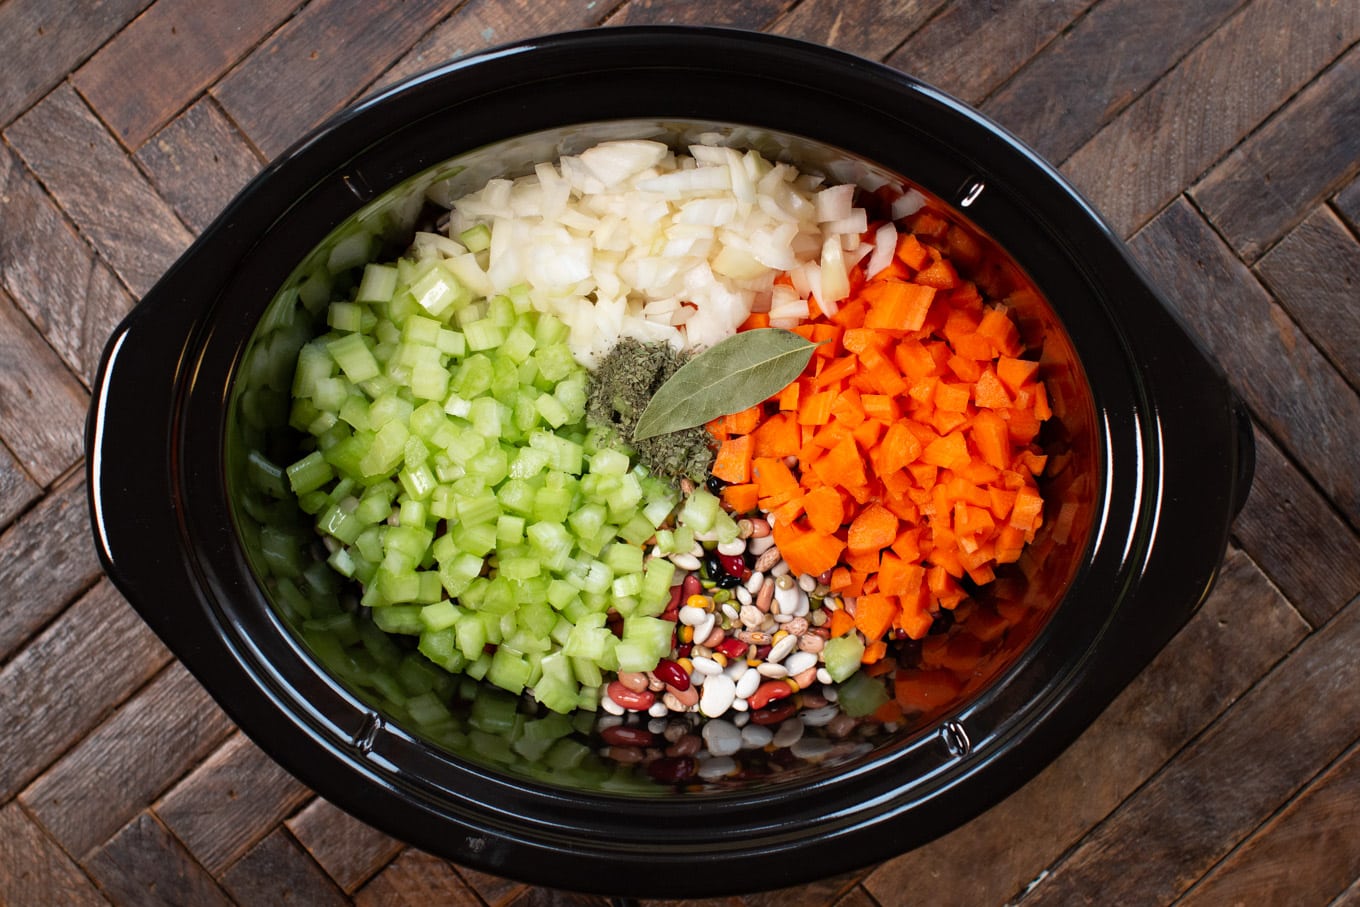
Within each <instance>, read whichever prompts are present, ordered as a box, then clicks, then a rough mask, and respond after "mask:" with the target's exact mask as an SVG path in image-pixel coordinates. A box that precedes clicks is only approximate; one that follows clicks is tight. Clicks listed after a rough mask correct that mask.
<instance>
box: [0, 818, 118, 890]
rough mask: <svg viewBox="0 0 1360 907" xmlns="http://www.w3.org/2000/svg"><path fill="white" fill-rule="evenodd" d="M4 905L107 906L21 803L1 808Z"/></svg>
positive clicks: (0, 878)
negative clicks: (21, 807) (27, 813)
mask: <svg viewBox="0 0 1360 907" xmlns="http://www.w3.org/2000/svg"><path fill="white" fill-rule="evenodd" d="M0 904H6V905H10V904H12V905H14V907H26V905H29V904H34V905H37V904H60V905H62V907H107V905H108V901H106V900H105V899H104V898H103V897H102V896H101V895H100V894H99V891H98V889H96V888H95V886H94V883H93V882H91V881H90V880H89V878H88V877H87V876H86V875H85V873H83V872H81V870H80V867H79V866H77V865H76V864H75V863H73V862H72V861H71V858H70V857H68V856H67V855H66V854H65V853H63V852H62V850H61V848H60V847H59V846H57V843H56V842H55V841H53V840H52V839H51V838H49V837H48V836H47V835H45V834H44V833H43V831H42V829H41V828H39V827H38V826H37V825H35V824H34V823H33V821H32V820H31V819H29V817H28V816H27V815H25V814H24V811H23V810H22V809H20V808H19V804H17V803H11V804H10V805H8V806H6V807H5V808H3V809H0Z"/></svg>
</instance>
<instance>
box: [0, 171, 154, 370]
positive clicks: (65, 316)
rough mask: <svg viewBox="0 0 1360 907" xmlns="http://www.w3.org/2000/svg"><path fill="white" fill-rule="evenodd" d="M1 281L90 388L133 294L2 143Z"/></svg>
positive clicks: (0, 191)
mask: <svg viewBox="0 0 1360 907" xmlns="http://www.w3.org/2000/svg"><path fill="white" fill-rule="evenodd" d="M0 198H4V199H5V219H4V224H5V227H4V229H3V230H0V285H3V286H4V289H5V290H6V291H8V292H9V294H10V295H11V296H12V297H13V298H14V301H15V303H17V304H18V306H19V308H21V309H23V311H24V314H25V315H27V316H28V319H29V320H30V321H32V322H33V325H34V327H36V328H37V329H38V330H39V331H41V332H42V334H43V337H44V338H45V339H46V340H47V342H48V343H49V344H50V345H51V346H52V348H53V349H54V350H56V351H57V355H59V356H61V358H62V361H63V362H65V363H66V365H67V366H68V367H70V368H71V370H72V371H74V372H75V373H76V376H77V377H79V378H80V379H81V380H82V381H83V382H84V383H85V384H86V385H87V386H88V385H89V384H90V382H91V380H92V378H93V375H94V370H95V368H96V367H97V366H98V364H99V354H100V353H101V352H102V351H103V349H104V343H105V341H106V340H107V339H108V337H109V335H110V334H112V333H113V329H114V327H115V326H116V325H117V324H118V322H119V320H120V319H122V317H123V316H124V315H126V314H127V312H128V310H129V309H131V308H132V297H131V296H130V295H129V294H128V292H127V290H126V289H125V288H124V287H123V285H122V284H121V283H120V282H119V281H118V278H117V277H115V276H114V274H113V272H112V271H111V270H109V268H108V266H107V265H106V264H104V262H102V261H100V260H99V257H98V256H97V255H95V253H94V250H93V249H91V248H90V246H89V244H88V243H86V242H85V240H84V239H82V238H81V237H80V236H78V235H77V234H76V230H75V227H74V226H72V225H71V223H70V222H69V221H68V220H67V219H66V217H65V216H64V215H63V214H62V212H61V211H60V209H59V208H58V207H57V205H56V203H55V202H54V201H53V200H52V197H51V196H49V195H48V194H47V193H46V192H44V191H43V189H42V187H41V186H39V185H38V182H37V180H36V179H35V178H34V177H33V174H31V173H30V172H28V170H27V169H25V167H24V166H23V164H22V163H21V162H20V161H19V160H18V158H16V157H15V156H14V154H13V153H12V152H11V151H10V150H9V149H8V148H4V147H0Z"/></svg>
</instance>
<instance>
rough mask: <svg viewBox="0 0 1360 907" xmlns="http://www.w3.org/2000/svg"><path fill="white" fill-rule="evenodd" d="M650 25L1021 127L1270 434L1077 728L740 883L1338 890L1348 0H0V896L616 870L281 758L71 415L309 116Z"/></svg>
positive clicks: (77, 416) (1351, 265) (1352, 398)
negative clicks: (1178, 607) (1050, 752)
mask: <svg viewBox="0 0 1360 907" xmlns="http://www.w3.org/2000/svg"><path fill="white" fill-rule="evenodd" d="M660 22H685V23H709V24H727V25H737V26H743V27H748V28H755V29H766V30H769V31H774V32H779V33H782V34H788V35H794V36H799V37H802V38H807V39H810V40H814V41H819V42H824V43H828V44H832V45H835V46H837V47H841V48H844V49H847V50H850V51H853V52H855V53H858V54H861V55H864V56H867V57H872V58H875V59H880V60H886V61H887V62H888V63H889V64H890V65H892V66H895V67H899V68H901V69H903V70H906V71H909V72H912V73H915V74H916V75H918V76H920V77H922V78H924V79H925V80H927V81H929V82H932V83H934V84H936V85H938V86H939V87H941V88H943V89H945V90H947V91H949V92H952V93H954V94H955V95H957V96H959V97H961V98H963V99H965V100H967V101H969V102H970V103H973V104H975V105H977V106H978V107H980V108H981V109H982V110H983V111H985V112H986V113H988V114H990V115H992V116H993V117H995V118H996V119H998V120H999V121H1001V122H1002V123H1004V124H1005V125H1006V126H1008V127H1009V128H1010V129H1012V130H1014V131H1015V132H1016V133H1018V134H1019V135H1020V136H1022V137H1023V138H1024V139H1026V140H1027V141H1029V142H1030V143H1032V144H1033V145H1034V146H1035V147H1036V148H1038V149H1039V150H1040V151H1041V152H1042V153H1044V154H1045V155H1047V156H1048V157H1049V158H1050V159H1052V160H1053V161H1055V162H1059V163H1060V164H1061V166H1062V169H1063V171H1064V172H1065V173H1066V174H1067V175H1068V176H1069V177H1070V178H1071V179H1072V180H1073V181H1074V182H1075V183H1076V184H1077V186H1079V187H1080V188H1081V189H1082V190H1083V191H1084V192H1086V193H1087V194H1088V196H1089V197H1090V198H1091V199H1092V200H1093V201H1094V202H1095V204H1096V205H1097V206H1098V207H1099V208H1100V209H1101V210H1102V211H1104V213H1105V214H1106V215H1107V217H1108V218H1109V220H1110V221H1111V222H1112V223H1113V224H1114V226H1115V227H1116V228H1117V230H1118V231H1119V232H1120V233H1122V234H1123V235H1124V236H1126V237H1128V238H1129V240H1130V242H1131V245H1132V248H1133V250H1134V253H1135V254H1136V256H1137V257H1138V258H1139V259H1141V261H1142V263H1143V264H1144V265H1145V267H1146V268H1147V270H1148V271H1149V272H1150V274H1151V275H1152V276H1153V278H1154V279H1155V280H1156V281H1158V282H1159V283H1160V284H1161V285H1162V286H1163V287H1164V288H1165V290H1166V291H1167V292H1168V294H1169V296H1170V297H1171V299H1172V300H1173V301H1174V303H1175V305H1176V307H1177V308H1178V309H1179V311H1180V314H1181V315H1182V317H1183V318H1184V319H1185V321H1186V322H1187V323H1188V324H1189V326H1190V327H1191V329H1192V330H1193V331H1194V332H1195V333H1197V334H1198V335H1199V337H1200V338H1201V339H1202V340H1203V342H1204V344H1205V345H1206V346H1207V347H1208V348H1209V349H1210V350H1211V351H1212V352H1213V353H1214V354H1215V355H1216V356H1217V357H1218V358H1219V360H1220V361H1221V362H1222V364H1223V366H1224V368H1225V369H1226V370H1227V372H1228V374H1229V375H1230V376H1231V378H1232V381H1233V384H1234V385H1235V386H1236V388H1237V389H1238V391H1239V392H1240V394H1241V395H1242V397H1243V398H1244V399H1245V400H1246V401H1247V402H1248V404H1249V405H1250V408H1251V411H1252V413H1253V415H1254V416H1255V419H1256V428H1257V433H1256V438H1257V445H1258V454H1257V456H1258V461H1257V473H1256V480H1255V484H1254V486H1253V489H1252V493H1251V498H1250V500H1249V501H1248V503H1247V505H1246V508H1245V510H1244V511H1243V512H1242V514H1241V516H1240V517H1239V519H1238V520H1237V522H1236V524H1235V527H1234V532H1233V542H1232V547H1231V548H1230V550H1229V552H1228V555H1227V562H1226V564H1225V566H1224V570H1223V575H1222V579H1221V581H1220V582H1219V585H1218V587H1217V589H1216V591H1215V592H1214V593H1213V595H1212V597H1211V598H1210V600H1209V601H1208V603H1207V604H1206V605H1205V607H1204V608H1203V609H1202V611H1201V612H1200V613H1199V615H1198V616H1197V617H1196V618H1195V619H1194V620H1193V621H1192V622H1191V623H1190V625H1189V626H1188V627H1186V628H1185V630H1184V631H1183V632H1182V633H1181V634H1180V635H1179V636H1178V637H1177V638H1176V639H1175V640H1173V641H1172V643H1171V644H1170V645H1169V646H1168V647H1167V648H1166V649H1165V651H1164V652H1163V653H1162V655H1161V656H1160V657H1159V658H1158V659H1157V660H1156V661H1155V662H1154V663H1153V665H1152V666H1151V667H1150V668H1148V669H1147V671H1146V672H1145V673H1143V674H1142V675H1141V676H1140V677H1139V678H1138V679H1137V680H1136V681H1135V682H1134V683H1133V684H1132V685H1131V686H1130V687H1129V688H1128V689H1127V690H1126V691H1125V692H1124V694H1123V695H1122V696H1120V697H1119V699H1118V700H1116V701H1115V703H1114V704H1113V705H1112V706H1111V707H1110V708H1109V710H1108V711H1107V712H1106V713H1105V714H1104V715H1103V716H1102V717H1101V718H1100V719H1099V720H1098V721H1097V722H1096V724H1095V725H1094V726H1093V727H1092V728H1091V729H1090V730H1089V732H1088V733H1086V734H1085V735H1084V736H1083V737H1082V738H1081V739H1080V740H1079V741H1078V742H1077V743H1076V744H1075V745H1074V746H1073V747H1072V748H1071V749H1070V750H1069V751H1068V752H1067V753H1066V754H1065V755H1063V756H1062V757H1061V758H1060V759H1058V760H1057V762H1055V763H1054V764H1053V765H1052V766H1051V767H1049V768H1048V769H1047V770H1046V771H1044V772H1043V773H1042V774H1041V775H1040V776H1039V777H1038V778H1037V779H1035V780H1034V781H1033V782H1032V783H1030V784H1029V785H1028V786H1027V787H1025V788H1024V789H1022V790H1021V791H1020V792H1019V793H1017V794H1016V795H1014V796H1013V797H1011V798H1010V799H1009V800H1007V801H1005V802H1004V803H1002V804H1001V805H999V806H997V807H996V808H995V809H993V810H992V811H991V812H989V813H987V814H985V815H984V816H982V817H981V818H979V819H977V820H975V821H973V822H971V823H970V824H968V825H967V826H965V827H963V828H962V829H960V830H958V831H957V832H955V833H953V834H951V835H949V836H948V837H946V838H944V839H942V840H940V841H937V842H936V843H934V844H932V845H930V846H927V847H925V848H922V849H920V850H918V851H915V852H912V853H908V854H905V855H903V856H901V857H900V858H898V859H895V860H892V861H889V862H887V863H885V864H883V865H880V866H876V867H871V868H869V869H866V870H865V871H864V872H861V873H858V874H855V875H852V876H847V877H842V878H837V879H833V880H830V881H827V882H825V883H823V884H817V885H811V886H807V887H801V888H798V889H796V890H786V891H780V892H777V893H774V894H770V895H768V896H762V897H757V898H750V899H748V900H749V902H750V903H769V904H779V905H781V907H801V905H809V907H810V905H822V904H832V903H836V904H841V905H846V907H859V905H871V904H874V903H877V904H881V905H885V907H887V905H899V904H929V905H934V907H938V905H947V904H961V905H979V904H1001V903H1004V902H1006V901H1008V900H1014V899H1017V898H1021V897H1022V893H1023V902H1024V904H1025V905H1027V907H1028V905H1038V904H1045V905H1046V904H1073V903H1097V904H1137V903H1168V902H1172V901H1177V902H1179V903H1190V904H1196V905H1198V904H1226V903H1245V904H1290V905H1323V904H1333V905H1339V904H1351V905H1353V904H1360V881H1358V880H1357V879H1358V877H1360V750H1358V749H1357V739H1360V655H1357V653H1360V603H1357V601H1356V600H1355V597H1356V595H1357V593H1358V592H1360V537H1357V532H1356V530H1357V527H1360V395H1357V391H1356V388H1357V387H1360V352H1357V351H1360V289H1357V287H1360V242H1357V233H1358V232H1360V179H1357V172H1360V47H1357V46H1356V42H1357V39H1360V3H1357V2H1355V0H1194V2H1189V3H1186V2H1181V0H1098V2H1092V0H1042V2H1041V0H1012V2H997V0H957V2H943V0H884V2H877V3H873V2H853V0H851V2H838V0H802V2H798V0H744V2H735V0H726V2H717V0H689V2H685V0H622V2H617V0H603V2H593V0H592V2H579V0H578V2H562V0H532V2H531V0H466V2H463V3H461V4H458V3H453V2H436V0H405V2H399V0H365V2H360V0H309V2H305V3H303V2H299V0H253V2H250V3H238V2H235V0H154V2H148V0H104V2H102V3H99V4H95V3H92V2H88V0H7V2H3V3H0V72H2V73H3V75H0V136H3V147H0V441H3V445H0V530H2V533H0V733H3V754H4V757H3V759H0V903H3V904H5V905H15V907H28V905H46V904H81V905H83V904H94V903H104V902H105V901H109V902H112V903H115V904H127V905H139V907H140V905H148V904H175V905H213V904H226V903H239V904H261V905H273V904H283V903H290V904H308V905H310V904H321V905H327V904H343V903H347V902H350V901H351V900H352V901H353V902H355V903H358V904H375V905H376V904H408V903H409V904H419V905H430V904H444V903H448V904H457V905H474V904H482V903H486V904H515V905H529V904H577V903H580V904H598V903H601V899H598V898H592V897H584V896H577V895H568V894H563V893H561V892H553V891H550V890H546V889H536V888H529V887H526V886H523V885H520V884H518V883H515V882H510V881H506V880H503V879H499V878H492V877H489V876H487V875H484V874H480V873H477V872H473V871H470V870H467V869H465V868H463V867H459V866H454V865H451V864H449V863H447V862H444V861H442V860H439V859H435V858H433V857H430V856H428V855H425V854H422V853H420V852H418V851H415V850H412V849H408V848H403V846H402V845H401V844H399V843H398V842H396V841H393V840H391V839H390V838H388V837H386V836H385V835H383V834H380V833H378V832H376V831H374V830H371V829H369V828H367V827H365V826H363V825H361V824H360V823H358V822H357V821H355V820H353V819H350V818H349V817H347V816H346V815H345V814H343V813H341V812H340V811H339V810H337V809H336V808H334V807H333V806H331V805H330V804H328V803H326V802H324V801H322V800H320V799H318V798H316V797H315V796H313V795H312V794H311V793H310V792H309V791H308V790H306V789H305V788H304V787H303V786H302V785H301V784H299V783H298V782H296V781H295V780H293V779H292V778H291V777H289V776H287V775H286V774H284V773H283V772H282V771H281V770H279V769H278V768H276V767H275V766H274V765H273V764H272V763H271V762H270V760H269V759H268V758H266V757H265V756H264V755H263V754H262V753H261V752H260V751H259V750H258V749H257V748H256V747H255V746H254V745H253V744H251V743H250V742H249V741H247V740H246V739H245V738H244V737H243V736H242V735H241V734H240V733H238V732H237V731H236V730H235V729H234V728H233V726H232V725H231V723H230V722H229V721H228V720H227V719H226V718H225V717H224V716H223V714H222V713H221V712H220V711H218V710H217V708H216V707H215V706H214V705H213V704H212V702H211V700H210V699H209V698H208V697H207V695H206V694H205V693H204V692H203V691H202V690H201V689H200V688H199V687H198V686H197V684H196V683H195V682H194V681H193V680H192V679H191V678H190V677H189V676H188V675H187V674H186V673H185V672H184V670H183V669H182V668H181V667H179V665H178V664H177V663H176V662H175V661H174V659H173V658H172V657H171V656H170V654H169V653H168V652H167V651H166V649H165V648H164V647H163V646H162V645H161V644H160V643H159V642H158V641H157V640H156V639H155V638H154V637H153V636H152V634H151V633H150V632H149V631H148V630H147V629H146V627H145V626H144V625H143V624H142V622H141V621H140V620H139V619H138V618H137V617H136V616H135V615H134V614H133V612H132V611H131V609H130V608H129V607H128V606H127V605H126V603H125V602H123V600H122V599H121V598H120V597H119V595H118V593H117V592H115V591H114V590H113V588H112V587H111V585H110V584H109V582H108V581H107V580H106V579H103V578H102V577H101V575H100V571H99V567H98V564H97V562H96V559H95V556H94V550H93V547H92V540H91V534H90V530H89V527H88V521H87V516H86V503H85V483H84V465H83V462H82V449H81V442H82V438H81V431H82V427H83V422H84V417H85V410H86V407H87V405H88V402H89V386H90V376H91V373H92V371H93V369H94V367H95V364H96V360H97V357H98V354H99V352H100V350H101V348H102V346H103V343H104V340H105V338H106V337H107V336H108V335H109V333H110V331H111V330H112V328H113V326H114V325H115V324H116V323H117V321H118V320H119V318H120V317H121V316H122V315H123V314H124V313H125V312H127V311H128V309H129V308H130V307H131V306H132V305H133V303H134V301H135V300H136V299H137V298H138V296H139V295H140V294H142V293H144V292H145V291H146V290H147V289H148V288H149V287H150V286H151V285H152V283H153V282H154V281H155V280H156V278H157V276H158V275H159V274H161V273H162V272H163V271H164V270H165V269H166V268H167V267H168V266H169V265H170V263H171V262H172V261H173V260H174V259H175V257H176V256H177V255H178V254H179V253H180V252H181V251H182V250H183V249H184V248H185V246H187V245H188V243H189V242H190V241H191V240H192V239H193V237H194V236H195V234H196V233H198V232H199V231H200V230H202V229H203V228H204V227H205V225H207V224H208V222H209V221H210V220H211V219H212V218H213V216H214V215H215V214H216V212H217V211H218V210H219V209H220V208H221V207H222V206H223V205H224V204H225V203H226V201H227V200H228V199H229V198H230V197H231V195H232V194H233V193H234V192H235V191H236V190H237V189H238V188H240V187H241V186H242V185H243V184H244V183H245V182H246V181H247V180H248V179H250V177H251V176H253V175H254V174H255V173H257V172H258V171H259V170H260V169H261V167H262V166H263V165H264V163H265V162H266V161H268V160H269V159H270V158H271V157H272V156H275V155H278V154H279V153H280V152H282V151H283V150H284V149H286V148H287V147H288V146H289V144H290V143H292V142H293V141H294V140H295V139H297V138H298V137H299V136H301V135H302V134H303V133H304V132H305V131H306V130H307V129H309V128H310V127H311V126H313V125H315V124H316V123H318V122H319V121H320V120H321V119H323V118H324V117H325V116H326V115H328V114H330V113H332V112H334V111H335V110H337V109H338V108H340V107H341V106H343V105H344V104H346V103H347V102H349V101H351V100H353V99H355V98H357V97H360V96H362V95H365V94H367V93H369V92H372V91H374V90H375V89H377V88H379V87H381V86H383V85H386V84H388V83H391V82H392V81H394V80H396V79H398V78H400V77H402V76H405V75H408V74H411V73H414V72H417V71H419V70H421V69H424V68H427V67H429V66H432V65H434V64H437V63H439V62H442V61H445V60H449V59H451V58H454V57H457V56H460V55H463V54H467V53H471V52H474V51H477V50H480V49H482V48H485V47H488V46H491V45H494V44H496V43H499V42H503V41H507V40H511V39H516V38H521V37H525V36H530V35H533V34H536V33H542V32H547V31H550V30H559V29H566V28H574V27H586V26H597V25H605V26H608V25H614V24H619V23H660ZM760 883H761V884H764V885H766V886H767V887H769V888H778V887H779V886H780V883H781V880H780V878H779V877H777V876H773V877H770V878H767V879H762V880H760ZM738 902H739V901H738V900H737V899H731V900H730V901H726V902H725V903H733V904H735V903H738Z"/></svg>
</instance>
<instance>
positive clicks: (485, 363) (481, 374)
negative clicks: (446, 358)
mask: <svg viewBox="0 0 1360 907" xmlns="http://www.w3.org/2000/svg"><path fill="white" fill-rule="evenodd" d="M494 375H495V369H494V368H493V366H492V365H491V359H490V358H489V357H487V356H485V355H483V354H481V353H473V354H472V355H471V356H468V357H467V358H466V359H464V360H463V361H462V362H460V363H459V364H458V371H457V372H456V373H455V374H454V376H453V389H454V391H455V392H456V393H457V394H458V395H459V396H460V397H462V398H463V399H465V400H469V401H471V400H474V399H476V398H477V397H480V396H481V395H482V394H484V393H486V392H487V391H489V390H490V389H491V379H492V377H494ZM445 411H447V407H446V410H445ZM453 415H458V414H457V413H454V414H453Z"/></svg>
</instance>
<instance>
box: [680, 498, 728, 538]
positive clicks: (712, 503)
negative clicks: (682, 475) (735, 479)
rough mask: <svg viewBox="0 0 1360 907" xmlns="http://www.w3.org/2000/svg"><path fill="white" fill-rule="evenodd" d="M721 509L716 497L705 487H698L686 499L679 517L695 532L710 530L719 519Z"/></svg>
mask: <svg viewBox="0 0 1360 907" xmlns="http://www.w3.org/2000/svg"><path fill="white" fill-rule="evenodd" d="M721 509H722V508H721V504H720V502H719V501H718V499H717V498H716V497H714V496H713V495H711V494H709V493H708V492H707V491H706V490H705V489H703V488H696V489H694V493H693V494H691V495H690V496H689V497H688V498H686V499H685V503H684V505H683V506H682V507H681V508H680V513H679V515H678V516H677V519H678V520H679V522H681V523H683V524H684V525H686V526H688V527H689V528H690V529H692V530H693V531H694V532H708V531H709V530H711V529H712V528H713V526H714V523H715V522H716V521H717V519H718V513H719V511H720V510H721Z"/></svg>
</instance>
